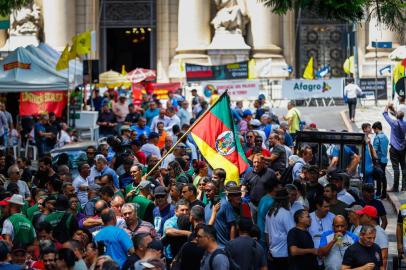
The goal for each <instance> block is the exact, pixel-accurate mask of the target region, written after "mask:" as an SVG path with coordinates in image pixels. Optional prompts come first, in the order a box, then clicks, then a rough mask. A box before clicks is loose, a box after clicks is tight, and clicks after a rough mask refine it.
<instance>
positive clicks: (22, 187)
mask: <svg viewBox="0 0 406 270" xmlns="http://www.w3.org/2000/svg"><path fill="white" fill-rule="evenodd" d="M10 183H11V181H10V180H7V181H6V182H5V183H4V188H5V189H7V186H8V184H10ZM16 184H17V186H18V191H19V194H20V195H21V196H23V197H24V198H27V197H30V196H31V191H30V189H29V188H28V185H27V183H26V182H24V181H22V180H17V182H16Z"/></svg>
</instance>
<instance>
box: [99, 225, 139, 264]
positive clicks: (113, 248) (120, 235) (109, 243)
mask: <svg viewBox="0 0 406 270" xmlns="http://www.w3.org/2000/svg"><path fill="white" fill-rule="evenodd" d="M99 241H103V242H104V244H105V246H106V255H109V256H110V257H111V258H112V259H113V260H114V261H116V262H117V263H118V264H119V266H120V268H121V267H122V266H123V264H124V262H125V261H126V260H127V254H128V250H129V249H130V248H132V247H133V242H132V241H131V238H130V237H129V236H128V234H127V233H126V232H125V231H124V230H123V229H121V228H118V227H115V226H107V227H104V228H103V229H101V230H100V231H99V232H98V233H97V234H96V236H95V238H94V242H95V243H96V244H97V242H99Z"/></svg>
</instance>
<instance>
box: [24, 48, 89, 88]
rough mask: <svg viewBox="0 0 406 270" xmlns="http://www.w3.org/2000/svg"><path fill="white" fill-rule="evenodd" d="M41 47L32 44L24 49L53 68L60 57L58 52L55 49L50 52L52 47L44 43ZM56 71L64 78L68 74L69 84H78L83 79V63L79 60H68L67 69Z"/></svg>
mask: <svg viewBox="0 0 406 270" xmlns="http://www.w3.org/2000/svg"><path fill="white" fill-rule="evenodd" d="M41 44H43V43H41ZM41 44H40V45H41ZM45 46H46V47H47V49H46V50H44V49H42V48H45ZM42 48H41V47H40V46H38V47H35V46H32V45H29V46H27V47H26V49H27V50H28V51H29V52H31V53H32V54H33V55H34V56H36V57H37V58H39V59H40V60H42V61H43V62H45V63H47V64H48V65H49V66H50V67H53V68H54V69H55V66H56V63H58V60H59V57H60V53H58V52H57V51H54V52H52V51H51V50H53V49H52V48H51V47H49V46H48V45H46V44H43V46H42ZM57 72H58V73H60V74H62V75H63V76H64V77H65V78H67V77H68V76H69V82H70V83H71V85H72V84H73V85H78V84H80V83H82V81H83V65H82V64H81V62H80V61H77V60H71V61H70V62H69V70H68V69H64V70H60V71H57Z"/></svg>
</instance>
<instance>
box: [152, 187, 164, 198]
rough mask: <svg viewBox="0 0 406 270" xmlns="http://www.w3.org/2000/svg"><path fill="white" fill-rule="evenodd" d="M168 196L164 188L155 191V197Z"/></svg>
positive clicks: (157, 188)
mask: <svg viewBox="0 0 406 270" xmlns="http://www.w3.org/2000/svg"><path fill="white" fill-rule="evenodd" d="M166 194H167V192H166V189H165V187H163V186H157V187H156V188H155V190H154V195H155V196H166Z"/></svg>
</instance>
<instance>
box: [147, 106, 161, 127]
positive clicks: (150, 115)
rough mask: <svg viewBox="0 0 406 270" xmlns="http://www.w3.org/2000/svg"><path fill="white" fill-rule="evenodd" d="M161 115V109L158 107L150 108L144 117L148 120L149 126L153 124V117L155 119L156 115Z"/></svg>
mask: <svg viewBox="0 0 406 270" xmlns="http://www.w3.org/2000/svg"><path fill="white" fill-rule="evenodd" d="M157 115H159V110H158V109H154V110H151V109H148V110H146V111H145V114H144V117H145V119H146V120H147V126H150V125H151V122H152V119H154V117H155V116H157Z"/></svg>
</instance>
